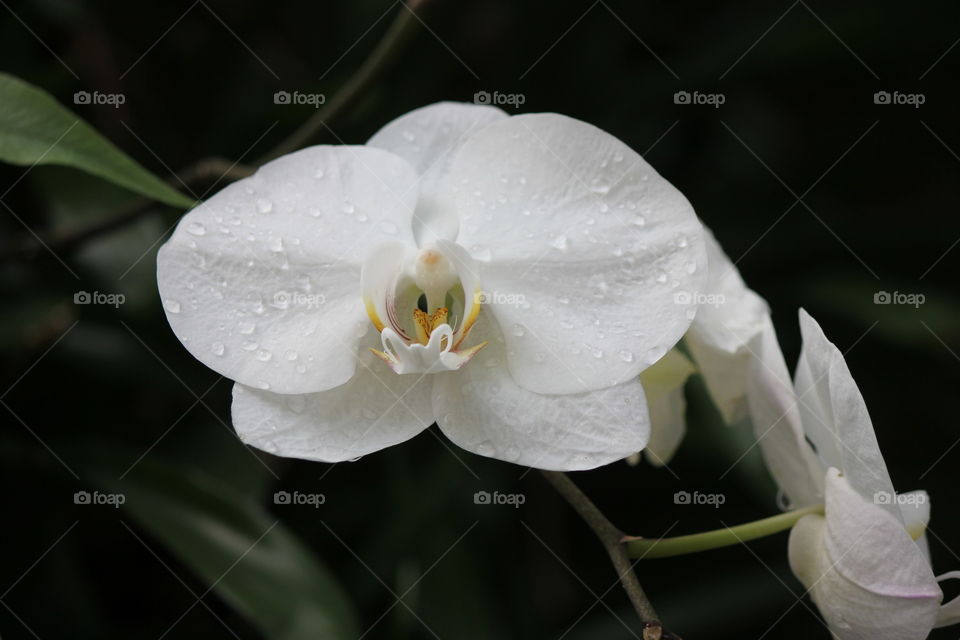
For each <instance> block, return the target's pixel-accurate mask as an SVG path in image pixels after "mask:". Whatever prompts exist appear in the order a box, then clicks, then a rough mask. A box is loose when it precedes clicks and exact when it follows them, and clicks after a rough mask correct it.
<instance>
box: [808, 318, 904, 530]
mask: <svg viewBox="0 0 960 640" xmlns="http://www.w3.org/2000/svg"><path fill="white" fill-rule="evenodd" d="M800 331H801V333H802V334H803V349H802V350H801V352H800V360H799V361H798V363H797V373H796V377H795V382H794V387H795V390H796V394H797V398H798V402H799V410H800V416H801V418H802V420H803V427H804V430H805V432H806V435H807V437H808V438H810V440H811V441H812V442H813V446H814V447H816V449H817V453H818V455H819V456H820V458H821V459H822V460H823V461H824V463H825V464H826V466H832V467H836V468H838V469H843V474H844V476H846V478H847V480H848V481H849V482H850V485H851V486H853V487H854V488H855V489H856V490H857V491H859V492H860V495H862V496H863V497H864V498H865V499H867V500H874V498H875V496H877V495H885V496H893V495H894V490H893V483H892V482H891V481H890V475H889V474H888V473H887V465H886V464H885V463H884V461H883V455H882V454H881V453H880V445H879V444H878V443H877V436H876V434H875V433H874V430H873V423H872V422H871V420H870V414H869V413H868V412H867V405H866V403H864V401H863V396H862V395H861V394H860V389H859V388H857V383H856V382H854V380H853V375H852V374H851V373H850V369H849V368H848V367H847V363H846V362H845V361H844V359H843V354H842V353H840V350H839V349H837V347H836V346H834V345H833V343H831V342H830V341H829V340H827V338H826V336H825V335H824V334H823V330H822V329H821V328H820V325H819V324H817V321H816V320H814V319H813V318H812V317H811V316H810V314H808V313H807V312H806V311H804V310H803V309H801V310H800ZM878 504H879V505H880V506H881V507H882V508H883V509H886V510H887V511H888V512H889V513H890V514H891V515H893V516H894V517H895V518H896V519H897V520H901V519H902V516H901V515H900V511H899V509H897V506H896V502H895V501H894V500H893V499H892V498H891V499H888V500H885V501H878Z"/></svg>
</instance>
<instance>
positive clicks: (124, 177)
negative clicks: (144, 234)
mask: <svg viewBox="0 0 960 640" xmlns="http://www.w3.org/2000/svg"><path fill="white" fill-rule="evenodd" d="M0 160H2V161H4V162H9V163H11V164H18V165H22V166H27V165H34V164H59V165H65V166H69V167H75V168H77V169H81V170H83V171H86V172H88V173H91V174H93V175H96V176H99V177H101V178H104V179H105V180H109V181H110V182H113V183H115V184H118V185H120V186H122V187H124V188H126V189H129V190H130V191H133V192H136V193H139V194H141V195H144V196H147V197H149V198H153V199H154V200H159V201H160V202H163V203H165V204H169V205H172V206H175V207H183V208H189V207H192V206H193V205H194V201H193V200H192V199H190V198H188V197H187V196H185V195H183V194H182V193H180V192H179V191H177V190H176V189H174V188H172V187H170V186H169V185H167V184H166V183H165V182H163V180H161V179H160V178H158V177H157V176H155V175H153V174H152V173H150V172H149V171H147V170H146V169H144V168H143V167H141V166H140V165H139V164H137V162H136V161H135V160H133V159H132V158H130V157H129V156H128V155H127V154H125V153H124V152H122V151H120V149H118V148H117V147H116V146H114V145H113V143H111V142H110V141H109V140H107V139H106V138H104V137H103V136H102V135H100V134H99V133H97V131H96V130H95V129H94V128H93V127H91V126H90V125H89V124H87V123H86V122H84V121H83V120H82V119H80V117H78V116H77V115H75V114H73V113H71V112H70V111H69V110H67V109H65V108H64V107H63V106H62V105H60V103H58V102H57V101H56V100H55V99H54V98H53V96H51V95H50V94H49V93H47V92H46V91H44V90H42V89H39V88H37V87H34V86H33V85H31V84H28V83H26V82H24V81H23V80H20V79H19V78H17V77H15V76H12V75H10V74H7V73H0Z"/></svg>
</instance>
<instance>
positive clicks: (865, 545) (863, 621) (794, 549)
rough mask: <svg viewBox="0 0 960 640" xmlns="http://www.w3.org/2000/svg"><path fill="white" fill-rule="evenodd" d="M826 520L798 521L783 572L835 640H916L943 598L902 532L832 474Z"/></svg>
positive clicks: (807, 518)
mask: <svg viewBox="0 0 960 640" xmlns="http://www.w3.org/2000/svg"><path fill="white" fill-rule="evenodd" d="M826 486H827V490H826V511H825V513H826V516H825V517H821V516H805V517H804V518H803V519H801V520H800V522H798V523H797V525H796V526H794V528H793V531H791V534H790V545H789V556H790V566H791V569H792V570H793V572H794V574H795V575H796V576H797V577H798V578H799V579H800V581H801V582H802V583H803V584H804V586H805V587H807V588H808V589H809V591H810V594H811V597H812V598H813V601H814V602H815V603H816V605H817V607H818V608H819V609H820V612H821V614H822V615H823V617H824V619H825V620H826V622H827V624H828V625H829V627H830V630H831V632H832V633H833V634H834V635H835V636H836V637H837V638H839V639H840V640H903V639H907V640H912V639H916V640H922V639H923V638H926V637H927V634H928V633H929V632H930V629H931V628H932V627H933V625H934V621H935V619H936V616H937V611H938V608H939V603H940V599H941V597H942V594H941V592H940V589H939V588H938V587H937V584H936V581H935V580H934V577H933V574H932V572H931V571H930V567H929V565H928V564H927V561H926V558H924V556H923V554H922V553H921V551H920V550H919V549H918V548H917V546H916V545H915V544H914V543H913V540H911V539H910V536H909V535H907V532H906V530H905V529H904V528H903V525H902V524H901V523H900V522H899V521H898V520H897V519H895V518H893V517H892V516H891V515H890V514H889V512H887V511H885V510H883V509H881V508H879V507H878V506H877V505H874V504H873V503H871V502H868V501H866V500H864V498H863V497H862V496H861V495H860V494H859V493H858V492H857V491H856V490H855V489H854V488H853V487H852V486H851V485H850V484H849V483H848V482H847V480H846V478H844V477H843V476H841V475H840V472H839V471H837V470H836V469H830V470H829V471H828V474H827V485H826Z"/></svg>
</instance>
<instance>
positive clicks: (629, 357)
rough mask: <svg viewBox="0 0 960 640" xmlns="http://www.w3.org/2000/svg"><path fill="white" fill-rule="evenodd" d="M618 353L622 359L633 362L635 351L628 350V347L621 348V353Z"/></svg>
mask: <svg viewBox="0 0 960 640" xmlns="http://www.w3.org/2000/svg"><path fill="white" fill-rule="evenodd" d="M617 355H619V356H620V359H621V360H623V361H624V362H633V352H632V351H627V350H626V349H623V350H621V351H620V353H618V354H617Z"/></svg>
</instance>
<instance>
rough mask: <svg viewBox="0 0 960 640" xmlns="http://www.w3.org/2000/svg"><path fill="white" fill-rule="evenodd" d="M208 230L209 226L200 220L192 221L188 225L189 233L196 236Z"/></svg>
mask: <svg viewBox="0 0 960 640" xmlns="http://www.w3.org/2000/svg"><path fill="white" fill-rule="evenodd" d="M206 232H207V228H206V227H205V226H203V225H202V224H200V223H199V222H191V223H190V224H188V225H187V233H189V234H192V235H195V236H202V235H203V234H205V233H206Z"/></svg>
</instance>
